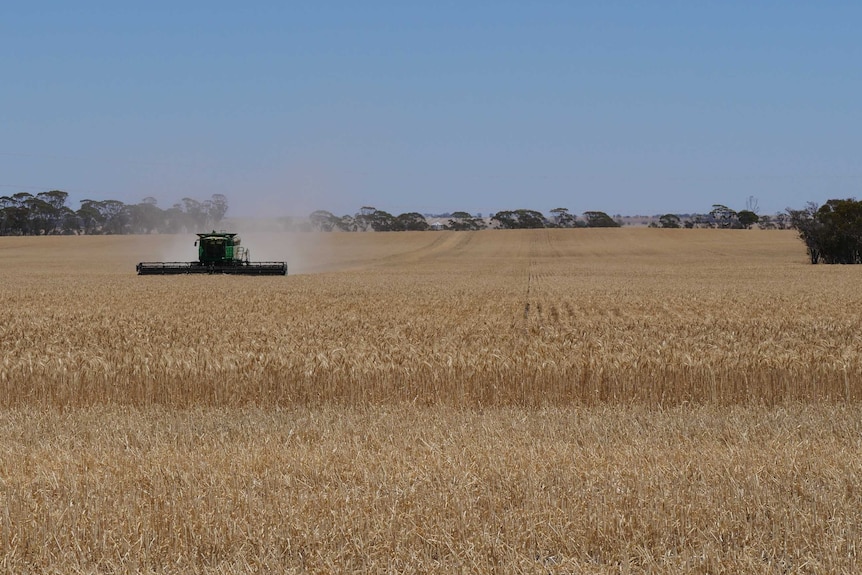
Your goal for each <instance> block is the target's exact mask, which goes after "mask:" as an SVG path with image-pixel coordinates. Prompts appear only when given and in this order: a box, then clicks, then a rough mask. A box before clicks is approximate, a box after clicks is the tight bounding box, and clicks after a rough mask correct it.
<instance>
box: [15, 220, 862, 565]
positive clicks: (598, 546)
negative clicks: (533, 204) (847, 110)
mask: <svg viewBox="0 0 862 575" xmlns="http://www.w3.org/2000/svg"><path fill="white" fill-rule="evenodd" d="M246 239H247V240H249V238H246ZM267 240H269V241H275V242H281V243H282V245H283V247H284V249H285V250H291V251H292V253H291V254H290V255H288V256H282V255H281V254H279V255H276V257H278V258H279V259H281V257H284V259H287V260H288V262H289V264H290V266H291V273H292V274H294V275H290V276H288V277H287V278H242V277H170V278H163V277H147V278H140V277H137V276H135V275H133V269H134V264H135V263H136V262H137V261H140V260H148V259H177V258H176V257H173V258H166V257H164V256H162V255H156V256H155V257H154V254H153V253H152V252H151V250H152V245H153V244H158V243H159V242H165V244H166V246H167V244H169V243H172V242H173V240H172V239H171V238H164V237H155V238H146V239H145V240H142V239H141V238H124V237H115V238H0V285H2V286H3V290H2V293H0V298H2V301H0V351H2V354H0V570H3V571H6V572H10V573H19V572H64V573H65V572H129V571H133V572H201V573H204V572H209V573H218V572H223V573H227V572H272V571H286V572H297V573H303V572H309V573H326V572H357V571H358V572H416V573H420V572H421V573H428V572H439V573H452V572H457V571H461V572H469V573H490V572H500V573H511V572H525V573H582V572H588V573H625V572H634V573H638V572H644V573H645V572H650V573H657V572H664V573H682V572H685V573H715V572H734V573H773V572H774V573H821V572H822V573H840V572H844V573H852V572H855V571H857V570H858V565H857V561H856V558H857V548H856V542H857V541H858V540H860V521H859V517H858V512H857V510H858V509H860V508H862V505H860V504H862V501H860V488H862V485H860V482H862V480H860V478H862V473H860V472H862V469H860V465H862V464H860V461H862V458H860V455H862V453H860V452H862V428H860V423H859V422H860V421H862V417H860V416H862V412H860V409H862V408H860V407H859V403H858V400H859V399H860V396H862V377H860V375H862V366H860V359H859V352H858V350H859V349H862V347H860V344H862V340H860V338H862V335H860V333H862V332H860V327H862V321H860V314H862V311H860V305H859V304H860V299H862V296H860V295H859V291H858V289H857V286H858V283H859V282H858V278H859V273H860V272H859V271H858V270H857V269H856V267H855V266H847V267H825V266H819V267H815V266H811V265H809V264H807V263H806V258H805V255H804V249H803V248H802V246H801V244H800V242H799V241H798V240H797V239H796V238H795V237H794V235H793V234H792V233H791V232H788V233H783V232H758V231H752V232H726V231H700V230H678V231H676V230H669V231H660V230H574V231H569V230H540V231H531V232H503V231H500V232H484V233H439V234H437V233H421V234H344V235H339V234H328V235H319V234H296V235H276V236H271V237H269V238H252V239H251V240H250V241H247V243H248V244H249V245H252V246H256V245H261V244H262V243H263V242H264V241H267ZM268 257H269V256H268ZM303 271H304V272H311V271H315V272H320V273H315V274H311V273H302V272H303Z"/></svg>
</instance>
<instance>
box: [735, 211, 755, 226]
mask: <svg viewBox="0 0 862 575" xmlns="http://www.w3.org/2000/svg"><path fill="white" fill-rule="evenodd" d="M736 218H737V220H738V221H739V224H740V225H741V226H742V227H744V228H745V229H747V230H750V229H751V226H753V225H754V224H756V223H757V222H758V221H760V216H758V215H757V214H756V213H754V212H753V211H751V210H742V211H740V212H739V213H738V214H736Z"/></svg>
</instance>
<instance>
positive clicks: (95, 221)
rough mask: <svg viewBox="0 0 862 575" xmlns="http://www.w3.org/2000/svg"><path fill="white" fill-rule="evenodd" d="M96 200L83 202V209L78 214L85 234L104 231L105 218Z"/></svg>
mask: <svg viewBox="0 0 862 575" xmlns="http://www.w3.org/2000/svg"><path fill="white" fill-rule="evenodd" d="M99 203H100V202H98V201H96V200H81V207H80V208H79V209H78V211H77V212H76V215H77V216H78V219H79V220H80V221H81V225H82V226H83V232H84V233H85V234H88V235H89V234H96V233H100V232H101V230H102V225H104V223H105V217H104V215H103V214H102V210H101V209H100V208H99Z"/></svg>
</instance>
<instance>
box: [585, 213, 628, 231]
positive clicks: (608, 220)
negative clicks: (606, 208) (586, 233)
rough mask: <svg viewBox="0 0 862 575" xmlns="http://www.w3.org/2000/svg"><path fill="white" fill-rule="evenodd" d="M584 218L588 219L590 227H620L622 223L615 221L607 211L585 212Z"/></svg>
mask: <svg viewBox="0 0 862 575" xmlns="http://www.w3.org/2000/svg"><path fill="white" fill-rule="evenodd" d="M584 219H585V220H586V221H587V227H588V228H618V227H620V223H619V222H617V221H615V220H614V219H613V218H612V217H610V216H609V215H607V214H606V213H605V212H596V211H590V212H584Z"/></svg>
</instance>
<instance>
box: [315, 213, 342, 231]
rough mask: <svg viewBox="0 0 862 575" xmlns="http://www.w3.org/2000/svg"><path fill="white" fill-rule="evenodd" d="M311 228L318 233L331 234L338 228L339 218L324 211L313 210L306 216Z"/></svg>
mask: <svg viewBox="0 0 862 575" xmlns="http://www.w3.org/2000/svg"><path fill="white" fill-rule="evenodd" d="M308 220H309V222H310V223H311V227H312V228H313V229H315V230H317V231H319V232H331V231H332V230H334V229H336V228H338V227H339V223H340V222H339V218H338V216H336V215H335V214H333V213H332V212H327V211H326V210H315V211H313V212H311V214H310V215H309V216H308Z"/></svg>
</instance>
